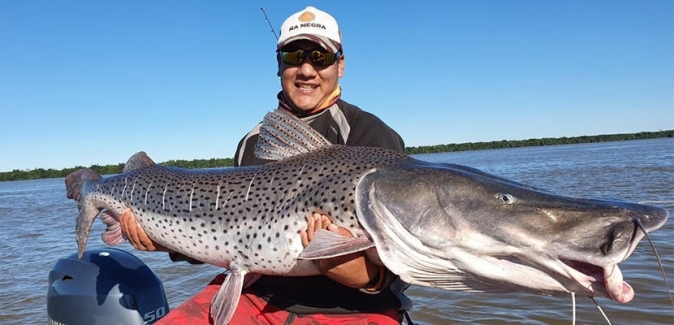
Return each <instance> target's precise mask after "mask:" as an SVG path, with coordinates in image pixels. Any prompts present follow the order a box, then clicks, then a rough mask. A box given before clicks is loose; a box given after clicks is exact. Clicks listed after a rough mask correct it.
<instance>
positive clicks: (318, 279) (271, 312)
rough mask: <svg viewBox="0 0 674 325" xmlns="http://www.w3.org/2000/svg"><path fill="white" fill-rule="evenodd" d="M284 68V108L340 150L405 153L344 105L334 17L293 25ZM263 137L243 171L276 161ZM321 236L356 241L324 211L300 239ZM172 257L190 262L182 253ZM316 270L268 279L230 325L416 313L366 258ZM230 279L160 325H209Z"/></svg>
mask: <svg viewBox="0 0 674 325" xmlns="http://www.w3.org/2000/svg"><path fill="white" fill-rule="evenodd" d="M277 61H278V73H277V74H278V76H279V77H280V79H281V88H282V90H281V92H279V93H278V95H277V97H278V100H279V109H283V110H287V111H289V112H292V113H293V114H294V115H296V116H298V117H300V118H301V119H303V120H305V121H306V122H307V123H309V125H311V126H312V127H313V128H314V129H316V130H317V131H319V132H320V133H321V134H323V135H324V136H325V137H326V138H327V139H328V140H329V141H331V142H332V143H335V144H345V145H357V146H373V147H384V148H389V149H392V150H397V151H400V152H404V143H403V140H402V138H401V137H400V136H399V135H398V134H397V133H396V132H395V131H393V130H392V129H391V128H389V127H388V126H387V125H386V124H384V123H383V122H382V121H381V120H380V119H379V118H377V117H376V116H374V115H372V114H370V113H367V112H365V111H362V110H361V109H360V108H358V107H356V106H354V105H351V104H349V103H347V102H345V101H344V100H342V99H341V87H340V86H339V83H338V81H339V78H341V77H342V76H343V74H344V64H345V56H344V53H343V47H342V38H341V32H340V30H339V27H338V25H337V21H336V20H335V19H334V18H333V17H332V16H330V15H329V14H327V13H325V12H323V11H320V10H318V9H316V8H314V7H307V8H305V9H304V10H302V11H300V12H297V13H295V14H293V15H291V16H290V17H289V18H288V19H286V21H285V22H284V23H283V25H282V27H281V35H280V37H279V40H278V44H277ZM258 133H259V125H258V126H257V127H255V128H254V129H253V130H252V131H251V132H249V133H248V134H247V135H246V136H245V137H244V138H243V139H242V140H241V141H240V142H239V145H238V147H237V151H236V154H235V165H236V166H248V165H258V164H264V163H268V162H269V161H264V160H261V159H259V158H257V157H255V155H254V149H255V144H256V143H257V138H258ZM120 221H121V223H122V229H123V232H124V233H125V234H126V235H127V237H128V238H129V240H130V241H131V242H132V244H133V245H134V247H136V248H137V249H141V250H165V249H164V248H163V247H161V246H159V245H157V244H156V243H153V242H152V241H151V240H150V239H149V238H147V236H146V235H145V234H144V232H143V231H142V229H140V228H139V227H137V226H136V222H135V220H134V219H133V216H132V215H131V213H130V212H129V213H126V212H125V213H123V215H122V216H120ZM317 229H328V230H331V231H335V232H337V233H339V234H341V235H345V236H350V233H349V231H347V230H346V229H343V228H338V227H336V226H334V225H333V224H332V222H331V219H330V216H329V215H327V214H325V213H323V212H320V211H316V212H315V213H313V214H312V215H311V216H308V228H307V230H306V231H302V232H301V233H300V234H299V235H300V238H301V239H302V243H303V245H304V246H306V245H308V243H309V242H310V241H311V240H312V239H313V234H314V231H315V230H317ZM171 258H172V259H173V260H174V261H175V260H180V259H186V258H184V257H181V256H179V255H177V254H172V255H171ZM186 260H188V261H190V260H189V259H186ZM190 262H192V263H198V261H193V260H191V261H190ZM316 265H317V267H318V269H319V270H320V271H321V273H322V275H318V276H312V277H280V276H262V277H260V279H259V280H257V281H256V282H255V283H253V284H252V285H250V286H249V287H247V288H246V289H244V292H243V294H242V298H241V301H240V303H239V306H238V307H237V310H236V312H235V315H234V317H233V319H232V321H231V322H230V324H251V323H258V324H315V323H319V324H349V323H352V324H363V323H368V324H399V323H400V322H401V321H402V315H403V312H404V311H405V310H407V309H409V308H410V307H411V302H410V300H409V299H408V298H407V297H406V296H405V295H404V294H403V291H404V289H405V288H406V287H407V285H405V284H404V283H402V282H401V281H400V280H399V279H398V278H397V277H395V276H394V275H393V274H391V273H390V272H389V271H388V270H386V269H385V268H383V267H380V266H377V265H376V264H374V263H372V262H371V261H369V260H368V259H367V258H366V257H365V254H364V253H362V252H359V253H353V254H349V255H346V256H340V257H335V258H331V259H324V260H318V261H316ZM223 278H224V276H219V277H218V278H216V279H215V280H214V281H213V282H212V283H211V285H209V286H208V287H207V288H206V289H205V290H204V291H203V292H201V293H199V294H197V295H195V296H194V297H193V298H191V299H190V300H188V301H187V302H185V303H184V304H183V305H181V306H179V307H178V308H176V309H175V310H173V311H172V312H171V313H169V315H167V316H166V317H165V318H163V319H162V320H160V321H159V322H158V323H156V324H169V323H185V322H189V323H192V324H208V323H207V321H208V307H209V304H210V300H211V298H212V297H213V295H214V294H215V293H216V292H217V289H218V287H219V285H220V284H221V283H222V279H223ZM204 319H205V321H206V322H204Z"/></svg>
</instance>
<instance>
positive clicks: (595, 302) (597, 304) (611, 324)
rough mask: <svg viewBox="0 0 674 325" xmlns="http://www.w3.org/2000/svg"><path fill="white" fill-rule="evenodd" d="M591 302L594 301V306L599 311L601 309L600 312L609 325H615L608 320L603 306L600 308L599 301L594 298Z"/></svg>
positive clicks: (591, 298)
mask: <svg viewBox="0 0 674 325" xmlns="http://www.w3.org/2000/svg"><path fill="white" fill-rule="evenodd" d="M590 300H592V302H594V305H595V306H597V309H599V312H600V313H601V315H602V316H604V319H605V320H606V323H608V325H613V323H611V320H610V319H608V316H606V313H605V312H604V309H602V308H601V306H599V303H597V301H596V300H595V299H594V298H593V297H590Z"/></svg>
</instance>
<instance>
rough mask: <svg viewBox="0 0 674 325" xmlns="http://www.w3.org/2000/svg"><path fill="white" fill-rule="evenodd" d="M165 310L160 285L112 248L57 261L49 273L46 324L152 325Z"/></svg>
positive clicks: (133, 259) (133, 260)
mask: <svg viewBox="0 0 674 325" xmlns="http://www.w3.org/2000/svg"><path fill="white" fill-rule="evenodd" d="M168 311H169V306H168V302H167V300H166V295H165V293H164V286H163V284H162V283H161V280H160V279H159V277H157V275H156V274H155V273H154V272H153V271H152V270H150V268H149V267H147V266H146V265H145V263H143V262H142V261H141V260H140V259H139V258H138V257H136V256H134V255H133V254H131V253H129V252H126V251H123V250H120V249H115V248H105V249H90V250H87V251H85V252H84V255H83V256H82V258H81V259H78V258H77V254H72V255H69V256H67V257H65V258H62V259H59V260H58V261H56V263H55V264H54V267H53V268H52V270H51V271H50V272H49V288H48V291H47V314H48V316H49V324H65V325H93V324H96V325H117V324H123V325H136V324H139V325H142V324H152V323H154V322H156V321H157V320H159V319H160V318H162V317H163V316H164V315H166V313H168Z"/></svg>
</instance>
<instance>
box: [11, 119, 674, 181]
mask: <svg viewBox="0 0 674 325" xmlns="http://www.w3.org/2000/svg"><path fill="white" fill-rule="evenodd" d="M656 138H674V130H666V131H655V132H638V133H622V134H601V135H593V136H579V137H561V138H540V139H527V140H502V141H489V142H467V143H458V144H441V145H434V146H419V147H407V148H405V150H406V152H407V154H410V155H412V154H422V153H440V152H454V151H469V150H486V149H504V148H517V147H532V146H549V145H560V144H578V143H590V142H608V141H626V140H643V139H656ZM159 164H160V165H164V166H174V167H182V168H217V167H231V166H234V159H232V158H212V159H195V160H169V161H166V162H163V163H159ZM80 168H84V166H75V167H72V168H65V169H61V170H57V169H52V168H49V169H44V168H37V169H32V170H18V169H14V170H12V171H11V172H0V182H3V181H16V180H25V179H43V178H59V177H66V176H67V175H68V174H70V173H72V172H74V171H76V170H78V169H80ZM89 168H91V169H93V170H94V171H96V172H97V173H99V174H101V175H109V174H119V173H121V172H122V170H123V169H124V163H120V164H116V165H105V166H101V165H91V166H89Z"/></svg>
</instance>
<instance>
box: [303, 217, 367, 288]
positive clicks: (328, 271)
mask: <svg viewBox="0 0 674 325" xmlns="http://www.w3.org/2000/svg"><path fill="white" fill-rule="evenodd" d="M307 221H308V226H307V230H302V231H300V237H301V238H302V245H303V246H304V247H307V245H309V242H310V241H311V240H313V239H314V234H315V232H316V230H318V229H325V230H329V231H334V232H336V233H338V234H340V235H342V236H348V237H353V235H352V234H351V232H349V231H348V230H347V229H346V228H340V227H337V226H335V225H334V224H333V223H332V221H331V220H330V218H329V217H328V216H327V214H323V213H320V212H314V213H312V214H311V215H310V216H309V218H308V219H307ZM314 262H315V263H316V266H317V267H318V269H319V271H320V272H321V273H322V274H323V275H325V276H327V277H328V278H330V279H332V280H334V281H337V282H339V283H341V284H343V285H345V286H348V287H352V288H363V287H366V286H368V284H370V283H371V282H372V281H373V280H374V279H375V278H376V277H377V276H378V275H379V270H380V268H379V266H377V265H375V264H374V263H372V262H370V261H369V260H368V259H367V257H366V256H365V253H363V252H357V253H352V254H348V255H343V256H337V257H333V258H328V259H321V260H315V261H314Z"/></svg>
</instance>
